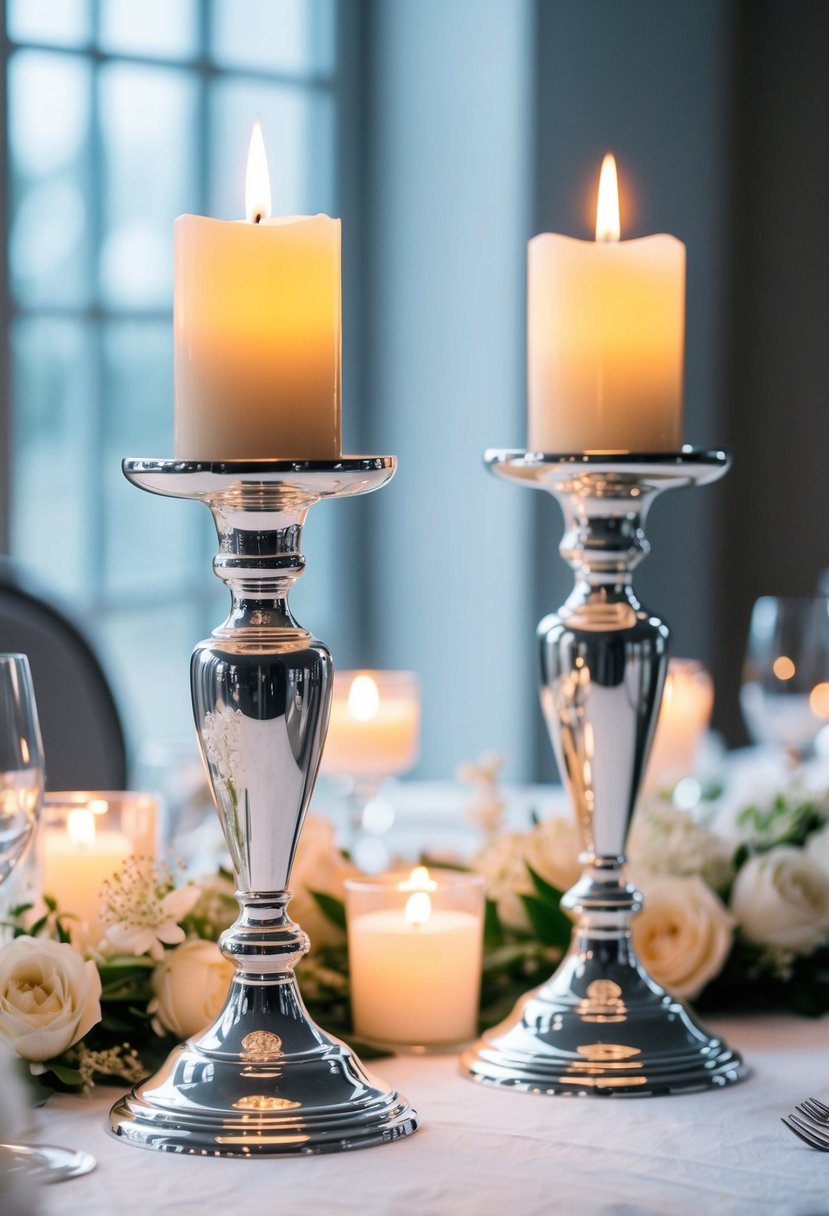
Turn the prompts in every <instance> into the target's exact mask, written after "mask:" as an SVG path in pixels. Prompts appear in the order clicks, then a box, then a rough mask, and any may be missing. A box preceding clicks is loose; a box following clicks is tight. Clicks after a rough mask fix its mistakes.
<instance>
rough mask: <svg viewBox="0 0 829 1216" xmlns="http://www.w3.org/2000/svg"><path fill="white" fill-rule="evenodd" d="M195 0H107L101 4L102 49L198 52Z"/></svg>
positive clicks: (137, 52) (174, 53)
mask: <svg viewBox="0 0 829 1216" xmlns="http://www.w3.org/2000/svg"><path fill="white" fill-rule="evenodd" d="M197 43H198V19H197V11H196V0H141V3H140V4H137V3H136V0H106V3H105V4H103V5H102V6H101V26H100V37H99V44H100V47H101V50H103V51H109V52H115V53H116V54H119V53H120V54H127V55H153V56H158V57H160V58H167V56H188V55H195V54H196V51H197Z"/></svg>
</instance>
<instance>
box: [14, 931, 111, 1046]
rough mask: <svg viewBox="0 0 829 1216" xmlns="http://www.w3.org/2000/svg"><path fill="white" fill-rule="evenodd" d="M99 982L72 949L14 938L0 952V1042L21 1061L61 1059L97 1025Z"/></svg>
mask: <svg viewBox="0 0 829 1216" xmlns="http://www.w3.org/2000/svg"><path fill="white" fill-rule="evenodd" d="M100 998H101V977H100V976H99V974H98V969H97V968H96V966H95V964H94V963H93V962H84V960H83V959H82V958H81V956H80V955H79V954H78V952H77V951H76V950H75V949H74V947H72V946H70V945H67V944H66V943H63V942H53V941H49V940H46V939H42V938H36V937H18V938H16V939H15V940H14V941H12V942H9V943H8V945H6V946H4V947H3V948H2V949H1V950H0V1036H2V1038H4V1039H5V1040H6V1042H7V1043H9V1045H10V1046H11V1047H13V1048H14V1050H15V1051H16V1052H17V1054H18V1055H19V1056H22V1057H23V1059H24V1060H32V1061H35V1062H41V1061H43V1060H51V1059H54V1057H55V1056H59V1055H61V1053H62V1052H64V1051H66V1049H67V1047H71V1046H72V1045H73V1044H74V1043H77V1042H78V1040H79V1039H82V1038H83V1036H84V1035H85V1034H86V1033H87V1031H89V1030H91V1029H92V1027H93V1026H94V1025H95V1024H96V1022H100V1020H101V1000H100Z"/></svg>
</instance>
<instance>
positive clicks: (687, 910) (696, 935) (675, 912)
mask: <svg viewBox="0 0 829 1216" xmlns="http://www.w3.org/2000/svg"><path fill="white" fill-rule="evenodd" d="M636 885H637V886H640V887H641V888H642V891H643V893H644V896H645V906H644V908H643V909H642V911H641V912H640V913H639V914H638V916H635V917H634V918H633V922H632V925H631V929H632V933H633V945H634V949H635V950H636V953H637V954H638V956H639V958H640V959H641V960H642V963H643V964H644V966H645V968H646V969H647V970H648V972H649V973H650V974H651V975H652V976H653V978H654V979H655V980H656V981H657V983H659V984H662V985H663V987H665V988H667V989H668V991H669V992H670V993H671V994H672V995H673V996H676V997H679V998H680V999H681V1000H689V999H693V997H695V996H697V995H698V994H699V993H700V992H701V991H702V989H703V988H704V987H705V985H706V984H707V983H708V982H709V980H712V979H713V978H714V976H715V975H717V974H718V972H719V971H720V969H721V968H722V966H723V963H724V962H725V960H726V958H727V957H728V953H729V951H730V949H731V942H732V938H733V926H734V921H733V919H732V917H731V916H729V914H728V912H727V911H726V909H725V907H724V906H723V904H722V901H721V900H719V899H718V898H717V896H716V895H715V894H714V892H713V891H712V890H711V888H710V887H708V886H706V884H705V883H704V882H703V881H702V879H701V878H700V877H699V876H698V875H696V874H693V875H686V876H678V875H672V876H670V877H668V876H667V875H654V874H637V875H636Z"/></svg>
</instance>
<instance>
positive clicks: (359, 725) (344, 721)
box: [322, 671, 420, 777]
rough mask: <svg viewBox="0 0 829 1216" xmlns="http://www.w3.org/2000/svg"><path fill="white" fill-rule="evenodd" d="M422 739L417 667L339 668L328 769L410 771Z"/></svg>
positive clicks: (350, 772) (326, 759) (383, 774)
mask: <svg viewBox="0 0 829 1216" xmlns="http://www.w3.org/2000/svg"><path fill="white" fill-rule="evenodd" d="M419 738H420V689H419V683H418V679H417V676H416V675H415V674H414V673H413V672H411V671H342V672H336V673H335V675H334V695H333V698H332V702H331V720H330V722H329V725H328V735H327V738H326V741H325V751H324V752H323V757H322V769H323V772H326V773H332V774H337V773H343V774H347V775H349V776H359V777H369V776H376V777H392V776H394V775H396V774H398V773H405V772H406V771H407V770H408V769H410V768H411V767H412V766H413V765H414V763H415V761H416V760H417V752H418V743H419Z"/></svg>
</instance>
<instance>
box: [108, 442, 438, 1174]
mask: <svg viewBox="0 0 829 1216" xmlns="http://www.w3.org/2000/svg"><path fill="white" fill-rule="evenodd" d="M124 472H125V473H126V475H127V477H128V478H129V479H130V480H131V481H132V482H134V483H135V484H136V485H139V486H141V488H142V489H145V490H149V491H151V492H153V493H156V494H164V495H168V496H171V497H175V498H195V499H199V500H201V501H203V502H206V503H207V505H208V506H209V507H210V510H211V511H212V513H213V518H214V520H215V523H216V528H217V532H218V536H219V552H218V553H217V555H216V557H215V558H214V560H213V567H214V570H215V572H216V574H217V575H218V576H219V577H220V578H221V579H222V580H223V581H224V582H225V583H227V585H228V587H229V588H230V591H231V595H232V604H231V610H230V614H229V616H228V617H227V620H225V621H224V622H223V623H222V624H221V625H219V626H218V627H217V628H216V629H214V630H213V633H212V635H211V637H210V638H209V639H208V640H207V641H204V642H200V643H199V644H198V646H197V647H196V649H195V651H194V653H193V658H192V661H191V671H190V676H191V681H190V682H191V690H192V697H193V712H194V717H195V722H196V733H197V736H198V741H199V746H200V748H201V752H202V757H203V759H204V763H205V768H206V770H207V772H208V775H209V778H210V782H211V785H212V789H213V797H214V801H215V803H216V809H217V812H218V815H219V819H220V821H221V825H222V830H223V832H224V836H225V840H226V842H227V847H228V850H229V852H230V856H231V860H232V862H233V870H234V874H235V877H236V886H237V891H236V897H237V899H238V901H239V908H240V912H239V916H238V919H237V920H236V922H235V923H234V924H233V925H232V926H231V927H230V928H229V929H228V930H226V931H225V932H224V933H223V934H222V936H221V938H220V940H219V946H220V948H221V950H222V953H223V954H224V956H225V957H226V958H227V959H229V960H230V961H231V962H232V963H233V965H234V968H235V975H234V978H233V981H232V983H231V986H230V992H229V994H228V997H227V1000H226V1002H225V1006H224V1008H223V1009H222V1011H221V1013H220V1014H219V1016H218V1018H217V1019H216V1021H215V1022H214V1023H213V1025H212V1026H211V1027H209V1028H208V1029H206V1030H205V1031H204V1033H202V1034H200V1035H197V1036H195V1037H194V1038H192V1039H190V1040H189V1041H188V1042H186V1043H184V1044H183V1045H182V1046H180V1047H177V1048H176V1049H175V1050H174V1051H173V1052H172V1054H171V1055H170V1057H169V1058H168V1060H167V1062H166V1064H165V1065H164V1067H163V1068H162V1069H161V1070H160V1071H159V1072H158V1073H157V1074H156V1075H155V1076H154V1077H151V1078H150V1079H149V1080H147V1081H145V1082H144V1083H143V1084H141V1085H139V1086H137V1087H136V1088H135V1089H133V1090H132V1092H131V1093H130V1094H128V1095H127V1096H126V1097H125V1098H123V1099H121V1101H120V1102H118V1103H116V1105H115V1106H114V1108H113V1110H112V1114H111V1128H112V1131H113V1132H114V1133H115V1134H116V1135H117V1136H119V1137H121V1138H123V1139H124V1140H126V1141H127V1142H128V1143H130V1144H136V1145H139V1146H141V1147H144V1148H155V1149H162V1150H167V1151H170V1152H179V1153H198V1154H202V1155H205V1154H209V1155H211V1156H230V1157H249V1156H284V1155H294V1154H299V1155H305V1154H308V1153H322V1152H338V1151H342V1150H345V1149H355V1148H363V1147H368V1146H369V1145H374V1144H385V1143H388V1142H389V1141H391V1140H395V1139H398V1138H399V1137H401V1136H407V1135H410V1134H411V1133H412V1132H414V1131H415V1129H416V1128H417V1116H416V1114H415V1112H414V1111H413V1110H412V1109H411V1107H410V1106H409V1105H408V1103H407V1102H406V1101H405V1099H404V1098H402V1097H399V1096H398V1095H397V1094H396V1093H395V1092H394V1091H393V1090H392V1089H390V1088H389V1087H388V1086H386V1085H384V1084H382V1082H378V1081H375V1080H373V1079H372V1078H371V1077H369V1075H368V1074H367V1073H366V1072H365V1071H364V1070H363V1068H362V1065H361V1064H360V1062H359V1060H358V1059H357V1058H356V1056H355V1055H354V1054H353V1053H352V1052H351V1051H350V1050H349V1048H348V1047H346V1046H345V1045H344V1044H343V1043H341V1042H339V1040H338V1039H334V1038H332V1037H331V1036H329V1035H327V1034H325V1033H324V1032H323V1031H322V1030H320V1029H319V1027H318V1026H316V1025H315V1024H314V1023H313V1022H312V1021H311V1019H310V1018H309V1016H308V1013H307V1012H306V1010H305V1008H304V1006H303V1004H302V1000H301V998H300V995H299V992H298V990H297V985H296V979H295V976H294V971H293V969H294V967H295V966H296V964H297V963H298V962H299V961H300V959H301V958H302V956H303V954H304V953H305V952H306V951H307V950H308V948H309V941H308V937H307V935H306V934H305V933H303V931H302V930H301V929H300V928H299V926H298V925H296V924H294V922H293V921H292V920H291V919H290V917H289V916H288V913H287V910H286V909H287V905H288V902H289V900H290V891H289V890H288V885H289V879H290V873H291V866H292V864H293V858H294V852H295V850H296V846H297V842H298V840H299V835H300V832H301V830H302V823H303V819H304V817H305V812H306V809H307V807H308V804H309V802H310V799H311V792H312V790H313V787H314V781H315V780H316V776H317V771H318V768H319V762H320V755H321V753H322V746H323V741H324V739H325V732H326V730H327V728H328V715H329V709H330V704H331V684H332V675H333V665H332V662H331V655H330V654H329V652H328V649H327V648H326V647H325V646H324V645H323V643H322V642H319V641H317V640H316V639H315V638H313V637H312V636H311V634H310V633H308V631H307V630H305V629H303V628H302V627H301V626H300V625H298V624H297V622H296V620H295V619H294V617H293V616H292V614H291V611H290V608H289V606H288V592H289V590H290V588H291V586H292V584H293V582H294V581H295V579H296V578H298V577H299V575H300V574H301V573H302V570H303V568H304V564H305V559H304V557H303V555H302V553H301V551H300V542H301V535H302V525H303V523H304V521H305V516H306V514H307V511H308V509H309V507H311V506H312V505H313V504H314V503H316V502H319V501H320V499H323V498H334V497H342V496H345V495H351V494H361V493H367V492H368V491H370V490H374V489H378V488H379V487H380V486H382V485H383V484H384V483H385V482H386V481H388V480H389V478H390V477H391V476H392V475H393V473H394V460H393V459H392V458H390V457H369V458H361V457H343V458H342V459H341V460H337V461H268V460H261V461H256V460H254V461H241V460H234V461H224V462H221V463H213V464H209V463H202V462H198V461H162V460H128V461H125V462H124Z"/></svg>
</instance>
